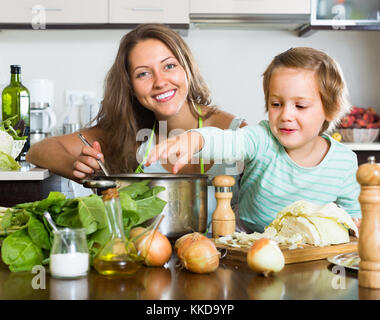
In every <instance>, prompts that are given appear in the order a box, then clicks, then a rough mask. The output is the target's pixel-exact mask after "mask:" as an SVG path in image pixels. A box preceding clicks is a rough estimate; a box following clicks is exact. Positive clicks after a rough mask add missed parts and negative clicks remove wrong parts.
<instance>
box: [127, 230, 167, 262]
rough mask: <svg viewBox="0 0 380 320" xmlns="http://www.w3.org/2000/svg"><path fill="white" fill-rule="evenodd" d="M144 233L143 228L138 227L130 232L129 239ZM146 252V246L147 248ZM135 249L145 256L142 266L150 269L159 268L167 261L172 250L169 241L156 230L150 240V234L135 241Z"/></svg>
mask: <svg viewBox="0 0 380 320" xmlns="http://www.w3.org/2000/svg"><path fill="white" fill-rule="evenodd" d="M144 231H145V228H142V227H138V228H134V229H132V230H131V238H132V240H133V238H134V237H137V236H138V235H139V234H141V233H142V232H144ZM149 243H150V247H149V252H147V248H146V246H149ZM136 247H137V249H138V250H139V251H141V252H142V254H143V256H145V260H144V264H145V265H146V266H151V267H161V266H163V265H164V264H165V263H166V262H168V261H169V259H170V257H171V255H172V252H173V249H172V245H171V244H170V241H169V239H168V238H167V237H166V236H164V235H163V234H162V233H160V232H159V231H157V230H156V232H155V233H154V237H153V240H152V234H151V232H148V233H147V234H146V235H143V236H142V237H141V238H138V239H136Z"/></svg>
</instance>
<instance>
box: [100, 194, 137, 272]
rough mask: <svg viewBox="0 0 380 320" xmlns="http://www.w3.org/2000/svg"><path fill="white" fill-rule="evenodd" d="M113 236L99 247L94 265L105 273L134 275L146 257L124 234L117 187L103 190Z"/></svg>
mask: <svg viewBox="0 0 380 320" xmlns="http://www.w3.org/2000/svg"><path fill="white" fill-rule="evenodd" d="M102 195H103V202H104V205H105V208H106V212H107V217H108V222H109V223H108V225H109V227H110V232H111V238H110V239H109V240H108V241H107V242H106V243H105V244H104V245H103V246H102V247H101V248H100V249H99V252H98V253H97V255H96V256H95V258H94V261H93V265H94V268H95V270H96V271H98V272H99V273H100V274H103V275H132V274H134V273H135V272H136V271H137V270H139V269H140V267H141V266H142V264H143V262H144V258H143V257H142V256H141V255H140V253H139V252H138V251H137V249H136V247H135V245H134V243H133V242H132V241H131V240H128V239H127V238H126V237H125V235H124V229H123V221H122V209H121V204H120V198H119V193H118V191H117V189H116V188H110V189H107V190H105V191H103V192H102Z"/></svg>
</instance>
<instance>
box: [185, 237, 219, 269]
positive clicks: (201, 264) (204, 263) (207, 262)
mask: <svg viewBox="0 0 380 320" xmlns="http://www.w3.org/2000/svg"><path fill="white" fill-rule="evenodd" d="M219 257H220V253H219V251H218V250H217V249H216V247H215V244H214V243H213V242H212V241H211V240H210V239H206V240H198V241H194V242H192V243H191V244H190V245H189V246H187V247H186V248H185V250H184V251H183V253H182V258H181V263H182V265H183V266H184V267H185V268H186V269H187V270H189V271H191V272H194V273H209V272H213V271H215V270H216V269H218V267H219Z"/></svg>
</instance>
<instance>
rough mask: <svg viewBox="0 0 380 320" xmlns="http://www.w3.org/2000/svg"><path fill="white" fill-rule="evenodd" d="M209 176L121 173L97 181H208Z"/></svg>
mask: <svg viewBox="0 0 380 320" xmlns="http://www.w3.org/2000/svg"><path fill="white" fill-rule="evenodd" d="M208 177H209V176H208V175H207V174H173V173H120V174H110V175H109V176H98V177H96V179H101V180H110V179H111V180H112V179H152V180H154V179H161V180H162V179H207V178H208Z"/></svg>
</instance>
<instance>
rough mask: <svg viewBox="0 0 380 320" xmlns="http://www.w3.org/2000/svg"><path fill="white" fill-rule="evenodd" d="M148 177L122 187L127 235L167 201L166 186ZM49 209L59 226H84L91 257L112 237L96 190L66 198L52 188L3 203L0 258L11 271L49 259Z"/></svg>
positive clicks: (0, 215)
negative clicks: (32, 197) (35, 196)
mask: <svg viewBox="0 0 380 320" xmlns="http://www.w3.org/2000/svg"><path fill="white" fill-rule="evenodd" d="M149 182H150V181H149V180H143V181H140V182H137V183H133V184H131V185H129V186H126V187H123V188H120V189H119V195H120V202H121V206H122V211H123V224H124V230H125V233H126V235H129V231H130V230H131V228H133V227H136V226H138V225H141V224H142V223H144V222H145V221H147V220H149V219H151V218H153V217H155V216H157V215H158V214H160V213H161V212H162V210H163V209H164V207H165V205H166V201H164V200H162V199H160V198H158V197H157V194H158V193H159V192H161V191H163V190H165V188H164V187H160V186H156V187H153V188H150V187H149V185H148V184H149ZM44 211H48V212H49V213H50V215H51V216H52V218H53V220H54V222H55V224H56V225H57V227H58V228H59V227H61V228H62V227H68V228H85V229H86V235H87V244H88V248H89V252H90V257H91V261H92V258H94V256H95V255H96V253H97V250H98V249H99V248H100V247H101V246H102V245H103V244H104V243H105V242H106V241H107V240H108V239H109V238H110V235H111V231H110V228H109V225H108V219H107V215H106V210H105V207H104V204H103V200H102V198H101V197H100V196H97V195H95V194H93V195H90V196H86V197H78V198H74V199H66V197H65V195H64V194H62V193H60V192H51V193H50V194H49V196H48V197H47V198H46V199H44V200H41V201H35V202H28V203H23V204H18V205H16V206H14V207H12V208H1V207H0V238H1V241H2V244H1V258H2V259H3V262H4V263H5V264H7V265H8V266H9V269H10V270H11V271H12V272H17V271H30V270H32V268H33V266H35V265H45V264H48V263H49V255H50V249H51V246H52V244H53V230H52V229H51V227H50V225H49V224H48V223H47V221H46V220H45V218H44V216H43V213H44Z"/></svg>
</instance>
